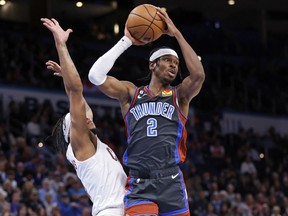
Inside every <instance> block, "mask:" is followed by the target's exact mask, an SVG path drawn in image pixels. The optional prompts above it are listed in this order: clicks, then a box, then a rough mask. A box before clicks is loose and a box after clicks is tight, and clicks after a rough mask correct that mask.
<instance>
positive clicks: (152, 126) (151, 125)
mask: <svg viewBox="0 0 288 216" xmlns="http://www.w3.org/2000/svg"><path fill="white" fill-rule="evenodd" d="M147 136H148V137H155V136H157V120H156V119H155V118H149V119H148V120H147Z"/></svg>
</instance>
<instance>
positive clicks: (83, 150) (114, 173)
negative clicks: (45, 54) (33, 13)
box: [41, 18, 127, 216]
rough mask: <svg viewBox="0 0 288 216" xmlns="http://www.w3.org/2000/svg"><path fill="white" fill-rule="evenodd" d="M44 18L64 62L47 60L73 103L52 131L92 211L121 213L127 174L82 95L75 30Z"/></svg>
mask: <svg viewBox="0 0 288 216" xmlns="http://www.w3.org/2000/svg"><path fill="white" fill-rule="evenodd" d="M41 21H42V22H43V25H44V26H46V27H47V28H48V29H49V30H50V31H51V32H52V34H53V36H54V40H55V45H56V49H57V52H58V56H59V60H60V65H61V67H60V66H59V65H58V64H57V63H56V62H53V61H48V62H47V63H46V65H47V68H48V69H51V70H54V71H55V72H54V75H58V76H62V77H63V82H64V86H65V90H66V93H67V96H68V97H69V105H70V112H69V113H68V114H66V115H65V116H64V117H63V118H61V119H59V120H58V122H57V124H56V125H55V128H54V130H53V133H52V135H53V136H54V137H55V138H56V144H57V147H58V149H59V150H60V151H62V153H63V154H66V157H67V159H68V160H69V161H70V163H71V164H72V165H73V166H74V167H75V170H76V173H77V176H78V177H79V179H80V180H81V181H82V184H83V186H84V187H85V189H86V191H87V193H88V195H89V196H90V199H91V201H92V202H93V207H92V215H93V216H96V215H97V216H122V215H124V203H123V197H124V193H125V183H126V178H127V176H126V174H125V172H124V170H123V167H122V165H121V164H120V162H119V161H118V159H117V157H116V155H115V154H114V152H113V151H112V150H111V149H110V148H109V147H108V146H107V145H106V144H104V143H102V142H101V141H100V140H99V139H98V138H97V135H96V134H95V131H96V130H95V129H96V126H95V124H94V123H93V114H92V110H91V109H90V107H89V106H88V104H87V103H86V101H85V99H84V97H83V86H82V82H81V79H80V76H79V74H78V72H77V69H76V68H75V65H74V63H73V61H72V59H71V57H70V54H69V51H68V49H67V45H66V42H67V40H68V37H69V34H70V33H71V32H72V30H71V29H68V30H66V31H64V30H63V29H62V28H61V26H60V25H59V23H58V22H57V21H56V20H55V19H51V20H50V19H47V18H42V19H41Z"/></svg>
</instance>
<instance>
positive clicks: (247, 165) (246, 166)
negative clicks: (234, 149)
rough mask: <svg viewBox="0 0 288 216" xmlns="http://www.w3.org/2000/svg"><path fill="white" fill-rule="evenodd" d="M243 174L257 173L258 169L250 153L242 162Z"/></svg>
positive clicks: (241, 169)
mask: <svg viewBox="0 0 288 216" xmlns="http://www.w3.org/2000/svg"><path fill="white" fill-rule="evenodd" d="M240 173H241V174H246V173H248V174H250V175H257V169H256V167H255V165H254V163H253V161H252V159H251V157H250V156H249V155H247V156H246V158H245V160H244V161H243V162H242V163H241V167H240Z"/></svg>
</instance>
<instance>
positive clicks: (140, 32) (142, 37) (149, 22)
mask: <svg viewBox="0 0 288 216" xmlns="http://www.w3.org/2000/svg"><path fill="white" fill-rule="evenodd" d="M126 26H127V29H128V31H129V32H130V34H131V36H132V37H134V38H135V39H136V40H139V41H141V42H143V43H145V44H147V43H150V42H153V41H155V40H157V39H158V38H159V37H161V35H162V34H163V31H164V30H165V28H166V23H165V22H164V21H163V20H162V19H161V18H160V16H159V15H158V14H157V8H156V7H155V6H154V5H151V4H142V5H139V6H137V7H135V8H134V9H133V10H132V11H131V12H130V14H129V15H128V18H127V22H126Z"/></svg>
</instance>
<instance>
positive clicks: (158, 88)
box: [147, 82, 170, 96]
mask: <svg viewBox="0 0 288 216" xmlns="http://www.w3.org/2000/svg"><path fill="white" fill-rule="evenodd" d="M147 88H148V89H149V92H150V93H151V94H152V95H153V96H157V95H159V94H160V93H161V92H162V91H163V90H165V89H167V88H170V85H161V84H160V83H153V82H150V84H149V85H148V87H147Z"/></svg>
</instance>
